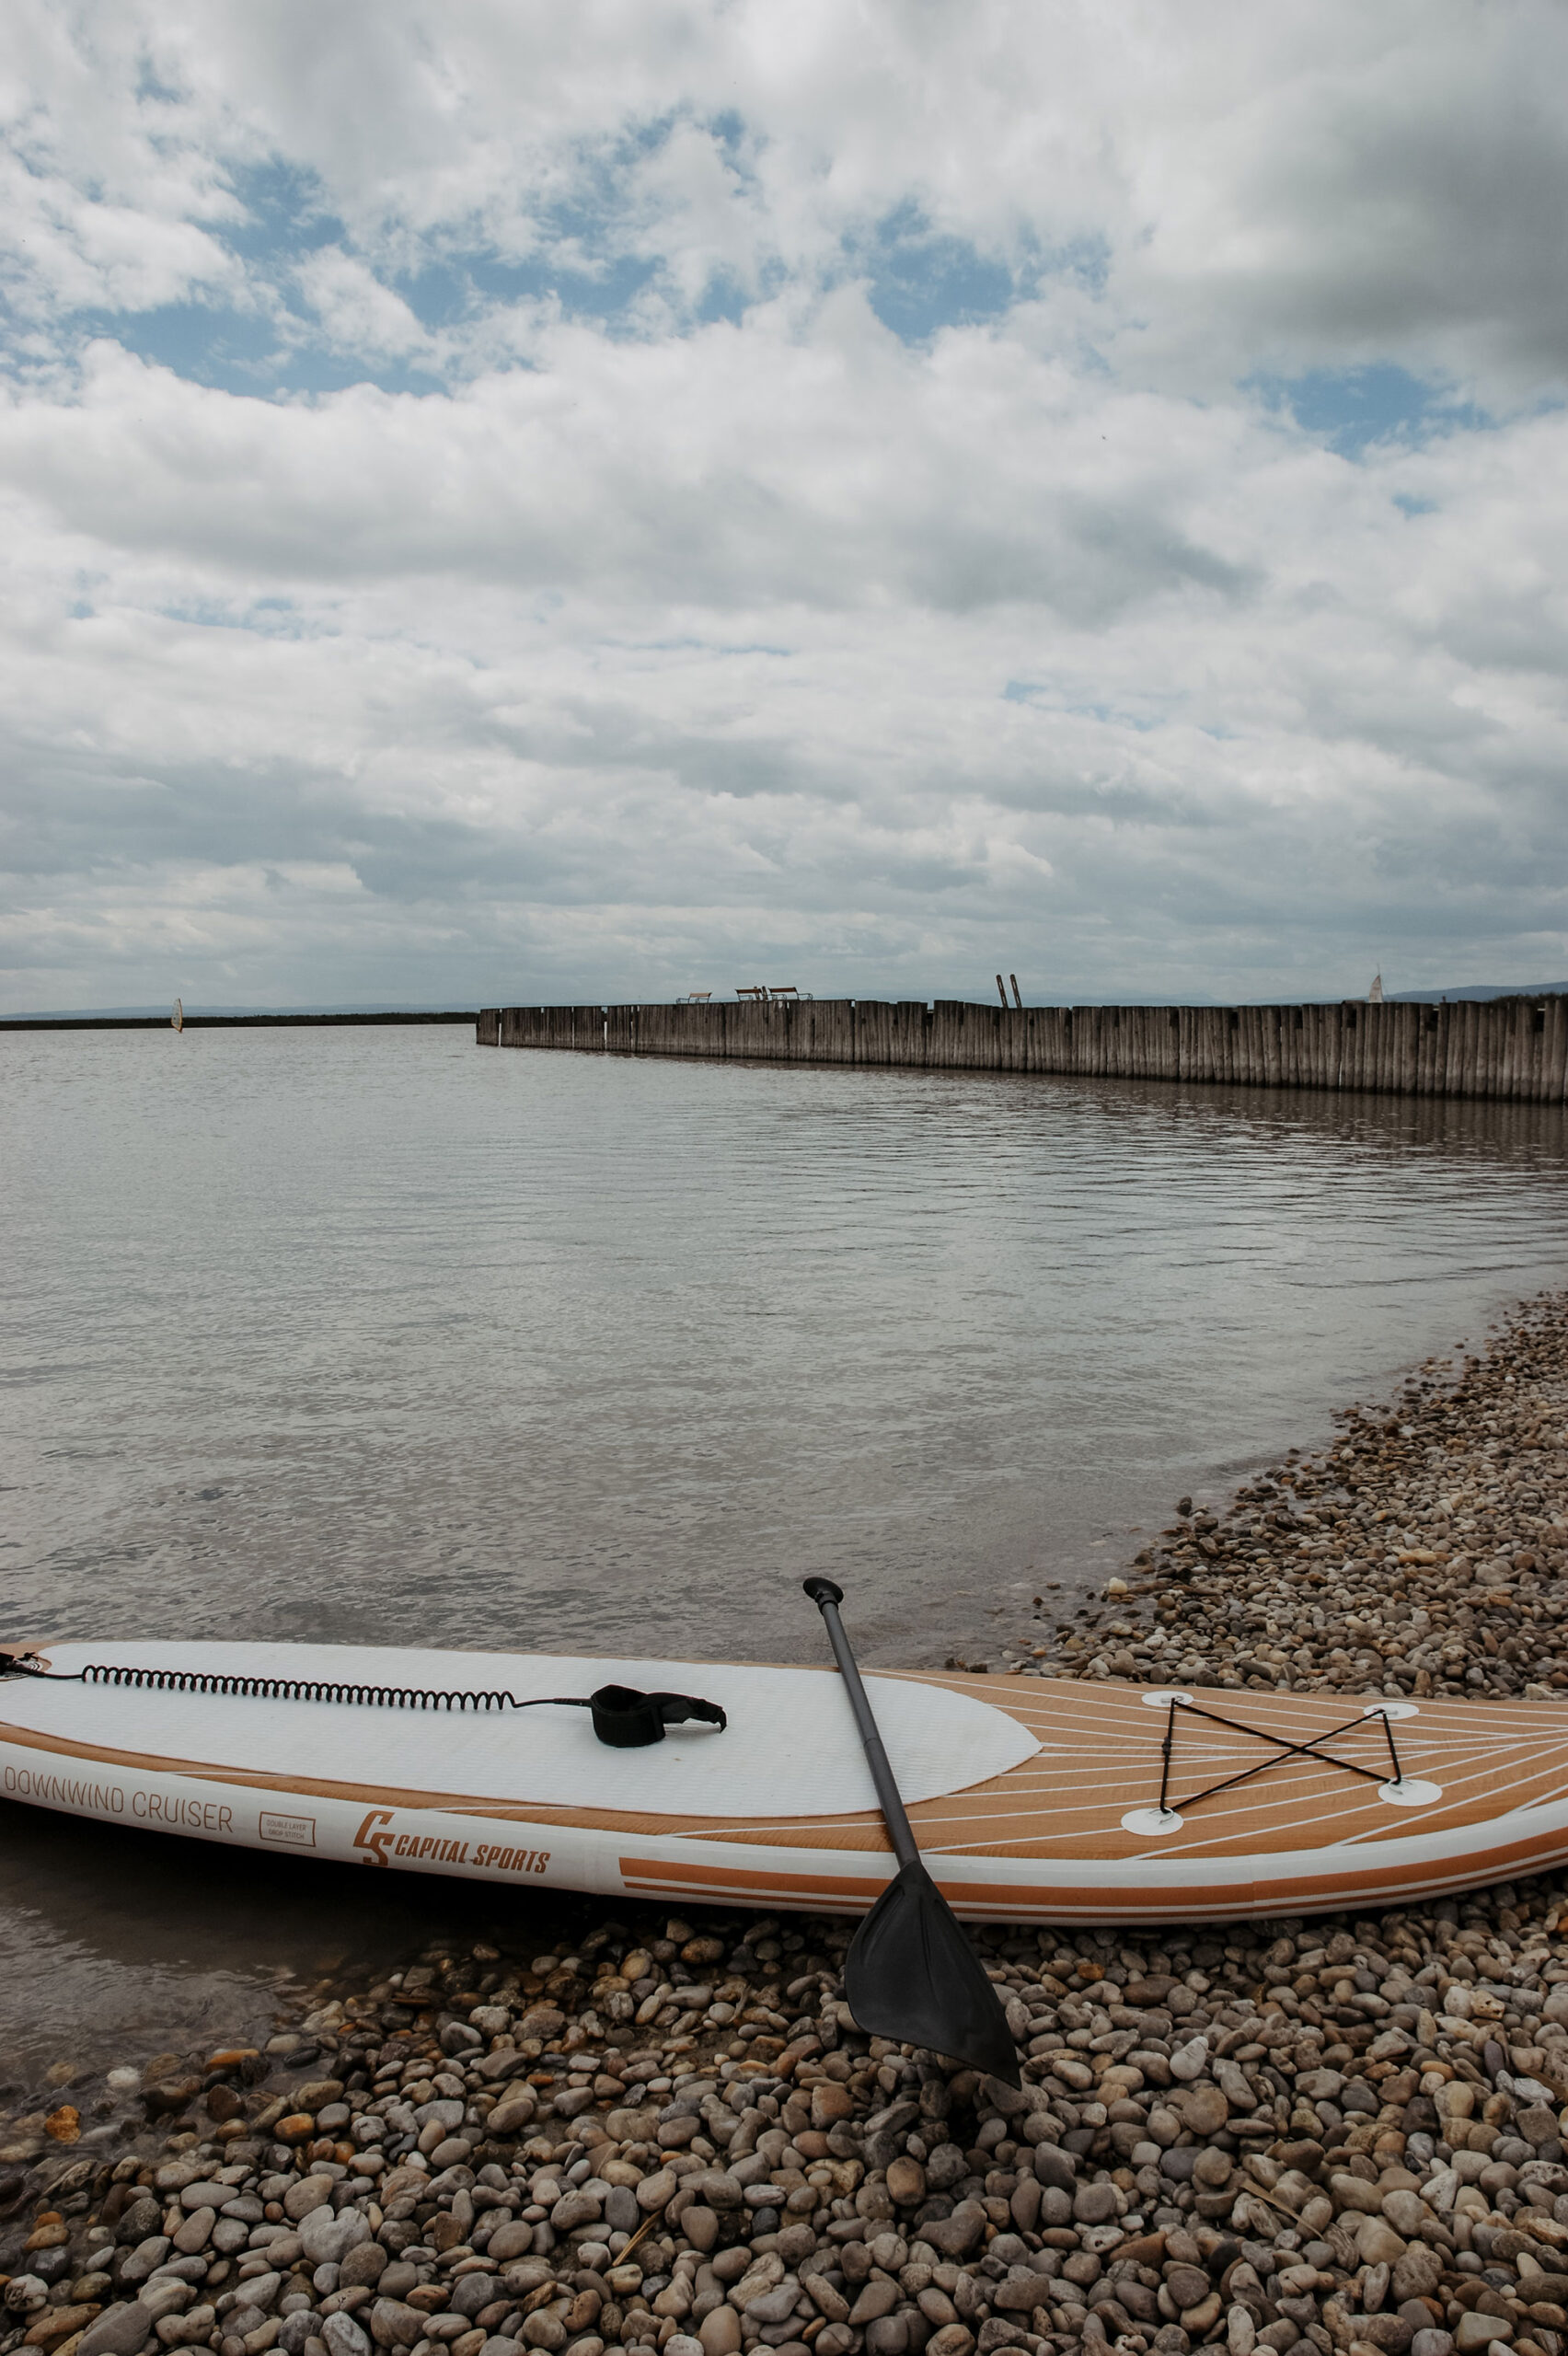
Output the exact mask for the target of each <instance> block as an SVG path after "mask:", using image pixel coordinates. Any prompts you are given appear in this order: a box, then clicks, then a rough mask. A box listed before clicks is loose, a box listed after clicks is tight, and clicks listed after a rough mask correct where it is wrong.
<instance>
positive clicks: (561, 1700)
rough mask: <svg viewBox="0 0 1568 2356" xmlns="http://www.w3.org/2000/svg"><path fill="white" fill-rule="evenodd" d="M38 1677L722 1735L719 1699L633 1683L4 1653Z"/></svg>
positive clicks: (600, 1729) (5, 1661)
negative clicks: (257, 1670) (524, 1682)
mask: <svg viewBox="0 0 1568 2356" xmlns="http://www.w3.org/2000/svg"><path fill="white" fill-rule="evenodd" d="M11 1675H17V1676H23V1677H37V1678H41V1679H42V1680H44V1681H45V1682H46V1683H50V1684H54V1685H121V1686H132V1687H137V1688H140V1689H142V1690H143V1691H144V1692H154V1693H218V1694H224V1695H226V1696H233V1697H236V1698H237V1699H240V1700H245V1701H257V1702H333V1703H348V1704H351V1705H353V1706H357V1707H359V1708H362V1709H378V1710H544V1709H551V1710H555V1709H559V1710H591V1711H592V1712H593V1714H594V1733H595V1734H596V1735H597V1736H598V1738H599V1740H600V1741H601V1742H603V1743H607V1744H608V1745H609V1747H610V1749H611V1750H643V1749H645V1748H646V1746H647V1745H648V1744H649V1743H651V1742H663V1739H664V1729H665V1727H674V1726H684V1725H685V1724H686V1722H687V1721H688V1720H689V1719H692V1718H696V1719H698V1721H700V1722H701V1723H702V1724H704V1725H706V1726H711V1727H718V1729H719V1730H720V1732H721V1733H722V1731H723V1729H724V1728H725V1727H726V1726H728V1724H729V1720H728V1718H727V1717H726V1716H725V1715H724V1712H723V1711H722V1710H721V1708H720V1706H719V1704H718V1703H717V1702H705V1701H703V1700H702V1698H701V1697H700V1695H698V1694H696V1693H642V1692H639V1691H638V1689H637V1687H636V1686H635V1685H601V1686H600V1687H599V1689H598V1691H597V1692H594V1693H586V1694H584V1693H539V1694H536V1695H534V1696H533V1697H532V1699H530V1700H528V1701H526V1702H520V1701H519V1700H518V1699H517V1696H516V1694H515V1693H509V1692H505V1691H504V1690H498V1691H493V1692H464V1691H463V1690H462V1689H461V1688H453V1689H450V1690H448V1689H446V1688H444V1687H439V1686H428V1685H352V1684H343V1683H340V1682H339V1681H338V1680H335V1679H331V1678H316V1677H238V1676H231V1675H228V1674H225V1673H219V1672H216V1671H213V1670H208V1669H135V1668H127V1667H125V1666H124V1665H122V1664H120V1663H115V1662H105V1661H89V1662H88V1663H87V1665H86V1668H85V1669H69V1670H67V1669H42V1668H40V1666H39V1663H38V1662H37V1660H36V1659H34V1658H33V1657H32V1656H31V1655H30V1654H28V1653H6V1652H0V1676H11Z"/></svg>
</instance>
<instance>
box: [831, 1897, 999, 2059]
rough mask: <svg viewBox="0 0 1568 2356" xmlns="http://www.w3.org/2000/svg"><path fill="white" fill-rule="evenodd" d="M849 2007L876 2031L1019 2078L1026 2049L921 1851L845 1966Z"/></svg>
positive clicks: (866, 1925) (869, 1920) (878, 1907)
mask: <svg viewBox="0 0 1568 2356" xmlns="http://www.w3.org/2000/svg"><path fill="white" fill-rule="evenodd" d="M844 1992H845V1995H846V1997H847V1999H848V2004H849V2010H850V2011H851V2012H852V2013H853V2014H854V2015H855V2018H856V2020H857V2022H858V2023H859V2026H860V2027H861V2028H862V2029H863V2030H864V2031H865V2032H866V2034H867V2035H868V2036H870V2037H891V2038H894V2039H895V2040H896V2041H897V2043H899V2044H900V2045H925V2046H928V2047H929V2048H930V2050H931V2051H932V2052H933V2053H943V2054H946V2055H947V2056H948V2057H949V2059H950V2060H951V2061H966V2062H967V2063H968V2064H969V2066H970V2068H971V2069H972V2070H985V2071H986V2072H988V2073H989V2074H990V2075H991V2076H992V2077H993V2078H1005V2079H1006V2080H1007V2082H1008V2084H1009V2085H1012V2086H1016V2085H1018V2084H1019V2083H1020V2080H1019V2068H1018V2049H1017V2047H1016V2046H1015V2045H1014V2043H1013V2039H1012V2032H1011V2030H1010V2029H1009V2027H1008V2024H1007V2016H1006V2015H1005V2014H1004V2013H1003V2011H1002V2007H1001V2004H1000V2002H999V2001H998V1999H997V1992H996V1990H995V1989H994V1988H993V1987H992V1985H991V1983H990V1981H989V1980H987V1978H986V1972H985V1969H984V1966H983V1965H982V1964H981V1961H980V1958H979V1957H978V1956H977V1955H976V1954H975V1952H974V1948H973V1947H972V1946H970V1944H969V1941H968V1940H967V1939H966V1938H965V1936H964V1934H963V1930H962V1928H961V1927H960V1925H959V1923H958V1921H957V1920H956V1918H955V1916H954V1914H953V1911H952V1909H951V1906H950V1905H949V1904H948V1902H947V1900H946V1899H945V1898H944V1897H943V1896H942V1894H941V1892H940V1889H939V1888H937V1886H936V1883H935V1882H934V1881H933V1880H932V1879H931V1877H930V1875H929V1874H928V1872H927V1871H926V1868H925V1866H924V1865H922V1864H921V1863H920V1861H919V1859H918V1858H914V1859H912V1860H911V1862H910V1863H909V1864H908V1865H905V1866H904V1867H903V1868H902V1870H901V1871H900V1873H899V1875H898V1877H897V1878H896V1879H895V1880H894V1881H891V1882H889V1884H888V1886H887V1888H885V1889H884V1890H883V1892H882V1896H881V1897H880V1898H879V1899H878V1900H877V1902H876V1904H875V1905H874V1906H873V1907H872V1909H871V1911H870V1913H869V1914H868V1915H867V1917H866V1919H865V1921H864V1922H863V1923H861V1925H860V1927H859V1930H858V1931H857V1932H856V1934H855V1937H854V1941H853V1944H852V1945H851V1946H850V1949H849V1954H848V1958H847V1961H846V1963H845V1966H844Z"/></svg>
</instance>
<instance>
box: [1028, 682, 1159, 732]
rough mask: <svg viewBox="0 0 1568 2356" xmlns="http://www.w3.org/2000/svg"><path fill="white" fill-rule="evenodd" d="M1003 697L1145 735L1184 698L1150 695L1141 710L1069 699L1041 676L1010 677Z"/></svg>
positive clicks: (1032, 708)
mask: <svg viewBox="0 0 1568 2356" xmlns="http://www.w3.org/2000/svg"><path fill="white" fill-rule="evenodd" d="M1002 700H1003V701H1004V703H1021V704H1027V705H1028V707H1029V708H1030V710H1032V711H1038V712H1042V713H1047V712H1048V713H1051V714H1052V715H1054V716H1055V715H1058V714H1062V713H1066V714H1068V715H1070V716H1071V718H1073V719H1074V720H1097V721H1098V722H1100V724H1101V727H1104V728H1131V729H1134V730H1136V733H1137V734H1139V735H1140V736H1146V735H1147V734H1148V733H1149V731H1150V730H1151V729H1155V728H1163V727H1164V725H1165V723H1166V722H1167V721H1168V720H1169V719H1170V715H1171V713H1172V712H1173V711H1174V710H1175V709H1176V706H1177V704H1178V703H1179V702H1180V700H1181V699H1180V698H1179V697H1177V696H1174V695H1172V696H1166V697H1163V698H1151V699H1149V701H1148V703H1147V705H1146V706H1145V708H1144V709H1142V710H1129V709H1128V708H1127V707H1126V706H1125V705H1122V704H1110V703H1068V702H1066V701H1065V700H1064V699H1062V698H1061V697H1059V696H1058V695H1057V693H1056V692H1055V689H1054V688H1052V687H1046V686H1044V685H1043V684H1042V683H1041V682H1040V681H1038V680H1033V679H1009V681H1008V682H1007V685H1006V686H1005V687H1003V689H1002Z"/></svg>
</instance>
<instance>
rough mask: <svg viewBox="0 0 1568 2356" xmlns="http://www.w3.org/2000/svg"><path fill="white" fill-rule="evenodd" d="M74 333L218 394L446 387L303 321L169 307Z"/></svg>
mask: <svg viewBox="0 0 1568 2356" xmlns="http://www.w3.org/2000/svg"><path fill="white" fill-rule="evenodd" d="M71 327H72V331H73V333H74V335H75V337H77V338H78V339H80V340H83V341H86V340H88V339H90V338H92V337H95V336H106V337H110V338H112V340H113V341H115V342H116V343H118V344H120V345H121V348H122V349H123V350H124V351H126V352H134V353H135V355H136V357H137V358H138V359H140V360H145V361H148V362H150V363H151V364H153V365H154V366H155V367H160V368H167V369H168V371H169V372H170V374H171V375H176V376H182V377H184V378H186V379H187V381H188V382H190V383H191V384H196V385H206V386H210V387H213V390H215V391H218V392H226V393H249V394H251V395H253V396H268V395H271V396H274V397H275V396H282V397H285V398H286V397H288V396H290V395H294V394H302V393H303V394H313V393H334V392H341V391H343V390H344V389H345V388H346V387H348V386H350V385H364V384H374V385H375V386H377V387H380V389H381V390H382V391H384V392H392V393H402V392H412V393H428V392H433V391H435V390H437V389H440V388H442V387H444V378H443V377H441V376H439V375H437V374H436V373H435V372H434V371H433V370H432V369H429V368H425V367H421V365H420V364H419V362H418V361H417V360H405V359H402V358H399V357H398V356H397V355H393V354H387V353H385V352H376V353H373V354H363V353H359V352H350V351H341V350H339V349H338V348H337V347H335V346H334V345H332V344H330V343H329V342H327V341H325V340H324V339H323V338H322V336H321V332H320V329H318V328H317V325H316V324H315V322H314V321H313V320H311V319H309V318H304V317H301V316H299V315H297V314H295V315H292V316H286V315H285V316H282V317H281V316H280V315H279V313H278V312H276V311H263V310H257V311H236V310H232V309H229V308H228V307H226V306H210V305H206V304H202V303H171V304H167V305H163V306H160V307H158V308H157V309H156V310H150V311H133V312H119V311H81V312H77V313H76V314H75V317H74V318H73V319H72V321H71Z"/></svg>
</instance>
